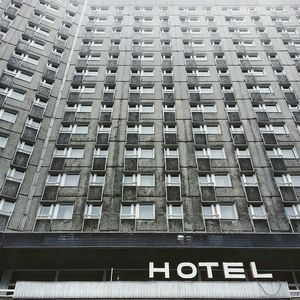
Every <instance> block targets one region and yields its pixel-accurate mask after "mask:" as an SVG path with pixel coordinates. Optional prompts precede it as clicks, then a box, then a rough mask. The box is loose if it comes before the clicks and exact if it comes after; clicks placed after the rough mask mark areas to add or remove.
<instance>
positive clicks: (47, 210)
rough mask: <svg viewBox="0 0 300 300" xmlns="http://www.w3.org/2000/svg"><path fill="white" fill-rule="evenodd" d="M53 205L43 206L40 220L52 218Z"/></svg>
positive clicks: (39, 216) (39, 215)
mask: <svg viewBox="0 0 300 300" xmlns="http://www.w3.org/2000/svg"><path fill="white" fill-rule="evenodd" d="M52 211H53V205H41V206H40V209H39V213H38V218H52Z"/></svg>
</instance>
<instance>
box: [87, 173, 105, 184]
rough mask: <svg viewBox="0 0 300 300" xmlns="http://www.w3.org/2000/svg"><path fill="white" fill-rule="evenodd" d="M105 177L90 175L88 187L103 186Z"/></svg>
mask: <svg viewBox="0 0 300 300" xmlns="http://www.w3.org/2000/svg"><path fill="white" fill-rule="evenodd" d="M104 182H105V176H103V175H98V174H91V176H90V185H100V186H102V185H104Z"/></svg>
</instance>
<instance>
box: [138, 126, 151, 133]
mask: <svg viewBox="0 0 300 300" xmlns="http://www.w3.org/2000/svg"><path fill="white" fill-rule="evenodd" d="M139 133H140V134H154V125H140V126H139Z"/></svg>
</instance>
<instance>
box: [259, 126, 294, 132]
mask: <svg viewBox="0 0 300 300" xmlns="http://www.w3.org/2000/svg"><path fill="white" fill-rule="evenodd" d="M259 128H260V131H261V132H273V133H274V134H288V133H289V131H288V129H287V127H286V126H285V125H265V126H264V127H259Z"/></svg>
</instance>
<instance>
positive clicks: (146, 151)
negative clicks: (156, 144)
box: [125, 148, 154, 158]
mask: <svg viewBox="0 0 300 300" xmlns="http://www.w3.org/2000/svg"><path fill="white" fill-rule="evenodd" d="M125 156H126V157H138V158H154V148H133V149H126V151H125Z"/></svg>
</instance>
